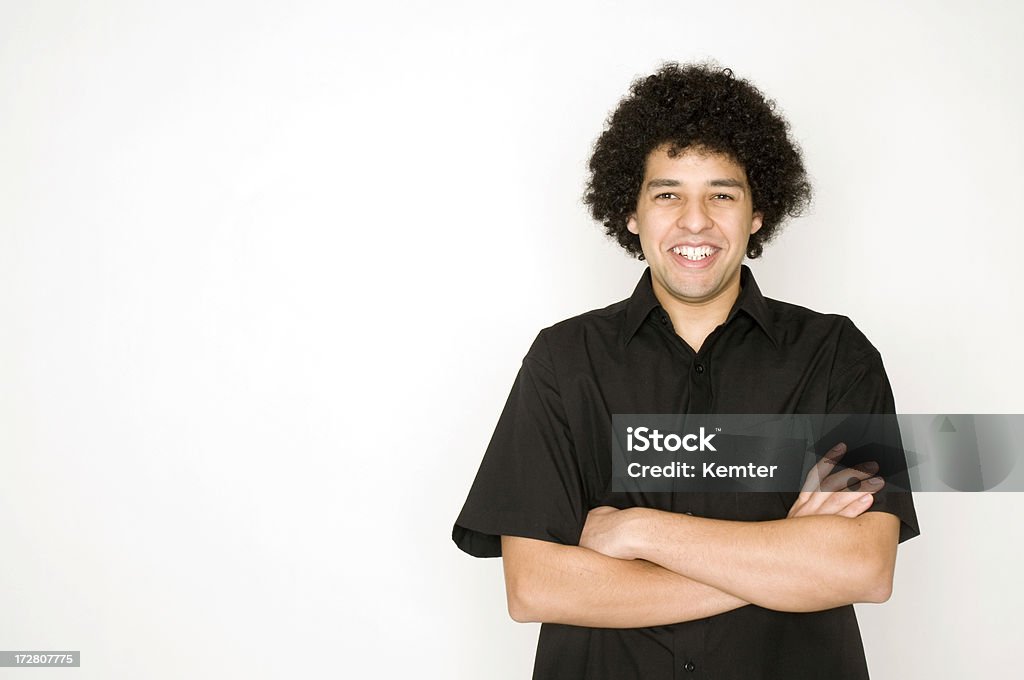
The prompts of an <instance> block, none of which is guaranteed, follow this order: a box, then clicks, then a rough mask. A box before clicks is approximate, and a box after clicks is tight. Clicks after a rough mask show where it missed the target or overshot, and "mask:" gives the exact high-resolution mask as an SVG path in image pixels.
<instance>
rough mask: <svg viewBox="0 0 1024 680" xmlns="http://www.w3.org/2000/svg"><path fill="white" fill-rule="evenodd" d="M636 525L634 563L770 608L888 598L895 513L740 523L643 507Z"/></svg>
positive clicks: (805, 608) (795, 608)
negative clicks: (657, 567)
mask: <svg viewBox="0 0 1024 680" xmlns="http://www.w3.org/2000/svg"><path fill="white" fill-rule="evenodd" d="M635 521H637V522H638V525H637V527H636V529H635V530H634V531H632V532H630V535H631V536H633V537H634V540H635V544H634V546H633V548H632V549H631V551H630V552H631V553H632V554H633V556H635V557H636V558H638V559H643V560H647V561H649V562H653V563H655V564H659V565H661V566H663V567H665V568H666V569H669V570H671V571H673V572H677V573H679V574H683V575H685V576H687V577H689V578H691V579H694V580H696V581H699V582H701V583H706V584H708V585H709V586H712V587H714V588H716V589H719V590H721V591H723V592H726V593H731V594H732V595H734V596H736V597H739V598H741V599H743V600H745V601H747V602H751V603H753V604H757V605H759V606H762V607H766V608H768V609H775V610H779V611H818V610H821V609H828V608H831V607H837V606H841V605H845V604H850V603H853V602H882V601H885V600H886V599H888V597H889V591H890V589H891V579H892V570H893V567H894V564H895V556H896V532H898V526H899V524H898V520H896V518H895V517H893V516H892V515H886V514H885V513H872V514H870V515H863V516H860V517H856V518H847V517H837V516H813V517H795V518H791V519H784V520H775V521H768V522H737V521H725V520H714V519H704V518H698V517H690V516H687V515H679V514H675V513H667V512H660V511H655V510H643V511H641V513H638V518H637V520H635ZM890 534H891V538H889V536H890ZM890 544H891V548H890Z"/></svg>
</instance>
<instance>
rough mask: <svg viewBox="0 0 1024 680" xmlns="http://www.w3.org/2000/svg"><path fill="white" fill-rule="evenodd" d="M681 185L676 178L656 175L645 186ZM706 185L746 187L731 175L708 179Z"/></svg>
mask: <svg viewBox="0 0 1024 680" xmlns="http://www.w3.org/2000/svg"><path fill="white" fill-rule="evenodd" d="M682 185H683V183H682V182H680V181H679V180H677V179H667V178H664V179H663V178H660V177H658V178H655V179H652V180H651V181H650V182H648V183H647V188H648V189H660V188H662V187H678V186H682ZM707 185H708V186H709V187H733V188H736V189H746V188H747V185H746V184H745V183H743V182H741V181H739V180H738V179H733V178H731V177H723V178H721V179H711V180H708V183H707Z"/></svg>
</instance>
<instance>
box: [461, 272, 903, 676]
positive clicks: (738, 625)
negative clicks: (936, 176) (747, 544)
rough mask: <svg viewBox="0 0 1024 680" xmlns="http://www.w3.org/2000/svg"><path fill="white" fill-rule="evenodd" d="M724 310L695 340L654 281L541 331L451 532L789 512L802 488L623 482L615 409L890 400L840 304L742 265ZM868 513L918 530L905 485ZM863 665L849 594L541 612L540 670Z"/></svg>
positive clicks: (761, 407) (873, 354)
mask: <svg viewBox="0 0 1024 680" xmlns="http://www.w3.org/2000/svg"><path fill="white" fill-rule="evenodd" d="M741 286H742V287H741V292H740V295H739V297H738V298H737V300H736V303H735V304H734V306H733V308H732V310H731V311H730V313H729V315H728V317H727V319H726V321H725V322H724V323H723V324H722V325H721V326H719V327H718V328H716V329H715V330H714V331H713V332H712V333H711V335H709V336H708V338H707V339H706V340H705V342H704V344H703V345H702V346H701V348H700V351H699V352H695V351H694V350H693V349H692V348H691V347H690V346H689V345H687V344H686V343H685V342H684V341H683V340H682V339H681V338H679V337H678V336H677V335H676V334H675V332H674V330H673V328H672V323H671V320H670V319H669V317H668V315H667V314H666V312H665V311H664V310H663V309H662V308H661V306H660V305H659V303H658V300H657V298H656V297H655V295H654V291H653V288H652V286H651V274H650V270H647V271H646V272H645V273H644V275H643V277H642V278H641V279H640V282H639V283H638V284H637V287H636V289H635V291H634V292H633V295H632V296H631V297H630V298H628V299H626V300H623V301H622V302H619V303H616V304H614V305H611V306H609V307H606V308H604V309H601V310H595V311H592V312H588V313H586V314H582V315H580V316H577V317H574V318H572V319H568V320H566V321H563V322H561V323H559V324H556V325H554V326H552V327H550V328H546V329H544V330H543V331H541V333H540V334H539V335H538V336H537V339H536V340H535V341H534V343H533V346H532V347H531V348H530V350H529V352H528V353H527V355H526V357H525V359H524V360H523V365H522V368H521V369H520V371H519V375H518V377H517V378H516V381H515V384H514V385H513V387H512V392H511V394H510V395H509V398H508V402H507V403H506V405H505V409H504V411H503V412H502V414H501V417H500V419H499V421H498V424H497V426H496V428H495V431H494V435H493V437H492V439H491V442H490V445H489V446H488V448H487V451H486V453H485V455H484V458H483V461H482V462H481V465H480V470H479V472H478V473H477V477H476V480H475V481H474V483H473V486H472V489H471V490H470V493H469V497H468V498H467V499H466V503H465V506H464V507H463V509H462V512H461V514H460V515H459V518H458V520H457V521H456V523H455V527H454V529H453V532H452V538H453V540H454V541H455V543H456V544H457V545H458V546H459V547H460V548H461V549H462V550H464V551H466V552H467V553H469V554H471V555H475V556H478V557H496V556H500V555H501V536H502V535H509V536H523V537H527V538H535V539H540V540H545V541H552V542H555V543H561V544H565V545H578V543H579V538H580V534H581V532H582V530H583V525H584V522H585V521H586V517H587V512H588V511H589V510H590V509H591V508H594V507H597V506H599V505H611V506H615V507H618V508H626V507H634V506H643V507H651V508H656V509H660V510H667V511H672V512H687V513H691V514H693V515H696V516H700V517H710V518H716V519H727V520H745V521H757V520H771V519H781V518H784V517H785V516H786V514H787V513H788V511H789V508H790V507H791V506H792V504H793V502H794V501H795V500H796V496H797V494H796V492H792V493H715V494H710V493H704V494H702V493H646V494H637V493H616V492H612V491H611V490H610V488H611V484H610V480H611V460H610V451H611V433H612V427H611V416H612V414H615V413H684V414H685V413H720V414H728V413H778V414H787V413H806V414H832V413H844V414H845V413H850V414H858V413H863V414H877V413H894V412H895V405H894V402H893V396H892V390H891V388H890V386H889V381H888V378H887V377H886V375H885V370H884V368H883V366H882V360H881V357H880V356H879V354H878V351H877V350H876V349H875V348H874V347H873V346H872V345H871V343H870V342H869V341H868V340H867V338H866V337H864V335H863V334H862V333H861V332H860V331H859V330H857V328H856V327H855V326H854V325H853V323H852V322H851V321H850V320H849V319H847V318H846V317H843V316H837V315H830V314H819V313H817V312H813V311H811V310H808V309H805V308H803V307H798V306H796V305H791V304H787V303H784V302H779V301H776V300H772V299H769V298H765V297H764V296H762V295H761V292H760V290H759V289H758V287H757V284H756V282H755V281H754V277H753V275H752V274H751V272H750V270H749V268H747V267H746V266H743V268H742V273H741ZM870 512H889V513H892V514H894V515H896V516H897V517H899V519H900V523H901V525H900V541H904V540H907V539H908V538H912V537H913V536H916V535H917V534H918V533H919V531H918V525H917V516H916V514H915V512H914V506H913V501H912V498H911V495H910V494H909V493H906V492H900V491H890V490H888V488H886V489H883V491H882V492H880V493H878V494H876V498H875V502H874V503H873V504H872V507H871V509H870ZM698 677H703V678H737V679H740V678H742V679H743V680H753V679H756V678H786V679H789V678H830V679H833V680H838V679H845V678H851V679H852V678H866V677H867V666H866V663H865V659H864V651H863V646H862V644H861V638H860V631H859V629H858V626H857V620H856V616H855V614H854V610H853V607H852V606H845V607H838V608H836V609H830V610H827V611H822V612H813V613H790V612H777V611H772V610H769V609H764V608H762V607H758V606H756V605H747V606H745V607H741V608H739V609H735V610H733V611H729V612H725V613H722V614H719V615H716V616H712V617H709V618H706V619H700V620H696V621H688V622H683V623H678V624H674V625H670V626H658V627H653V628H634V629H604V628H586V627H580V626H569V625H562V624H543V625H542V626H541V633H540V639H539V642H538V648H537V659H536V664H535V669H534V678H535V679H537V680H541V679H543V680H547V679H548V678H551V679H554V678H588V679H603V678H608V679H614V680H627V679H629V678H644V679H645V680H657V679H661V678H665V679H669V678H698Z"/></svg>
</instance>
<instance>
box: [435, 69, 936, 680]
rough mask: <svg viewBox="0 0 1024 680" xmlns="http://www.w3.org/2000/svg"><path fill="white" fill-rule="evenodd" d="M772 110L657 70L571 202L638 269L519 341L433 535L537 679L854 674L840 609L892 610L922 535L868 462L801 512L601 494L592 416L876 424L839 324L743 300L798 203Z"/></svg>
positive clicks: (717, 79)
mask: <svg viewBox="0 0 1024 680" xmlns="http://www.w3.org/2000/svg"><path fill="white" fill-rule="evenodd" d="M774 108H775V107H774V104H773V103H772V102H770V101H767V100H766V99H765V98H764V96H763V95H762V94H761V93H760V92H759V91H758V90H757V89H756V88H754V87H753V86H752V85H751V84H750V83H748V82H746V81H743V80H740V79H737V78H735V77H734V76H733V75H732V73H731V72H730V71H728V70H720V69H717V68H714V67H712V66H707V65H689V66H679V65H676V64H667V65H665V66H664V67H663V68H661V69H660V70H659V71H658V72H657V73H655V74H653V75H651V76H649V77H647V78H644V79H640V80H638V81H636V82H635V83H634V84H633V87H632V90H631V92H630V94H629V95H628V96H627V97H626V98H625V99H623V101H622V102H621V103H620V104H619V106H618V108H617V109H616V111H615V112H614V114H613V115H612V117H611V119H610V120H609V123H608V126H607V129H606V130H605V131H604V133H603V134H602V135H601V137H600V139H599V140H598V142H597V144H596V147H595V150H594V154H593V156H592V158H591V161H590V170H591V177H590V183H589V187H588V190H587V193H586V197H585V200H586V202H587V204H588V205H589V206H590V208H591V212H592V214H593V215H594V217H595V218H596V219H597V220H599V221H601V222H603V224H604V225H605V228H606V230H607V232H608V234H609V235H611V236H612V237H613V238H615V239H616V240H617V241H618V242H619V243H620V244H621V245H622V246H623V247H624V248H625V249H626V250H627V251H628V252H629V253H631V254H633V255H635V256H637V257H640V258H641V259H644V260H646V261H647V263H648V265H649V267H648V269H647V271H646V272H645V273H644V275H643V277H642V278H641V280H640V282H639V284H638V285H637V287H636V290H635V291H634V292H633V294H632V296H631V297H630V298H628V299H627V300H624V301H622V302H619V303H617V304H614V305H611V306H609V307H607V308H605V309H601V310H595V311H592V312H588V313H586V314H583V315H580V316H578V317H575V318H572V319H568V320H566V321H563V322H561V323H559V324H556V325H554V326H552V327H550V328H547V329H545V330H543V331H541V333H540V334H539V335H538V337H537V339H536V340H535V342H534V344H533V346H532V347H531V348H530V351H529V353H528V354H527V356H526V358H525V359H524V361H523V366H522V369H521V370H520V373H519V376H518V378H517V380H516V383H515V385H514V386H513V388H512V392H511V394H510V396H509V399H508V402H507V404H506V406H505V410H504V411H503V413H502V415H501V418H500V420H499V422H498V425H497V427H496V429H495V432H494V436H493V438H492V440H491V443H490V446H489V447H488V449H487V452H486V454H485V456H484V459H483V461H482V463H481V466H480V470H479V472H478V474H477V478H476V480H475V482H474V484H473V488H472V490H471V491H470V494H469V497H468V499H467V501H466V504H465V507H464V508H463V511H462V513H461V514H460V516H459V518H458V520H457V522H456V525H455V528H454V530H453V539H454V540H455V542H456V543H457V545H458V546H459V547H460V548H461V549H463V550H465V551H466V552H468V553H470V554H472V555H476V556H498V555H500V556H502V557H503V561H504V567H505V580H506V587H507V594H508V603H509V612H510V614H511V615H512V618H514V619H515V620H517V621H539V622H543V626H542V627H541V633H540V639H539V642H538V649H537V659H536V664H535V669H534V677H535V678H595V679H597V678H609V679H612V678H614V679H615V680H624V679H627V678H645V679H650V678H680V677H683V678H688V677H706V678H743V679H744V680H750V679H752V678H787V679H789V678H830V679H836V678H865V677H867V665H866V662H865V658H864V652H863V647H862V645H861V640H860V633H859V630H858V627H857V622H856V617H855V614H854V611H853V607H852V603H854V602H883V601H885V600H886V599H888V597H889V594H890V592H891V588H892V576H893V570H894V565H895V558H896V546H897V543H898V542H899V541H901V540H906V539H908V538H911V537H913V536H915V535H917V533H918V528H917V518H916V516H915V513H914V508H913V504H912V501H911V498H910V495H909V493H900V492H898V491H897V490H894V489H891V488H885V486H886V485H885V484H884V482H882V481H881V480H880V479H879V478H877V477H873V476H872V474H873V473H874V472H876V471H877V470H878V467H877V465H874V466H873V465H871V464H870V463H867V464H863V465H860V466H857V467H856V468H852V469H850V470H847V471H846V472H845V476H844V477H843V478H842V479H841V480H837V479H836V475H834V474H833V475H829V472H831V471H832V470H833V467H834V465H835V463H836V461H838V460H840V459H841V456H842V455H843V452H844V449H843V447H842V445H839V446H837V447H836V448H835V449H833V450H832V451H831V452H830V453H829V455H827V456H825V457H824V458H823V459H822V460H821V462H820V463H818V464H817V465H816V466H815V468H814V470H812V474H811V475H809V476H808V480H807V484H806V485H805V486H804V491H803V492H800V493H797V492H796V491H794V492H792V493H663V492H659V493H625V492H616V491H613V490H612V488H611V484H610V480H611V476H612V470H611V462H610V451H611V448H612V444H611V437H612V434H611V431H612V425H611V416H612V414H644V413H649V414H659V413H678V414H687V413H689V414H842V413H893V412H894V403H893V397H892V392H891V390H890V387H889V383H888V379H887V378H886V375H885V371H884V369H883V367H882V362H881V358H880V356H879V354H878V352H877V351H876V350H875V348H874V347H873V346H872V345H871V344H870V342H868V340H867V339H866V338H865V337H864V335H863V334H861V333H860V332H859V331H858V330H857V328H856V327H855V326H854V325H853V324H852V323H851V322H850V321H849V319H847V318H845V317H842V316H836V315H825V314H818V313H816V312H812V311H810V310H807V309H804V308H802V307H797V306H795V305H790V304H786V303H783V302H778V301H775V300H771V299H769V298H766V297H764V296H762V294H761V293H760V291H759V289H758V287H757V284H756V283H755V281H754V277H753V275H752V274H751V272H750V270H749V269H748V268H747V267H745V266H743V265H742V261H743V258H744V256H747V257H750V258H751V259H753V258H756V257H758V256H759V255H760V254H761V252H762V249H763V246H764V245H765V244H766V243H767V242H768V241H769V240H770V239H771V238H772V236H774V235H775V233H776V231H777V229H778V228H779V225H780V224H781V223H782V221H783V220H784V219H785V218H786V217H787V216H790V215H796V214H798V213H799V212H800V210H801V209H802V208H803V207H804V206H805V205H806V204H807V202H808V200H809V197H810V186H809V184H808V182H807V179H806V173H805V171H804V167H803V163H802V160H801V156H800V153H799V150H798V149H797V147H796V145H795V144H794V143H793V142H792V141H791V140H790V139H789V136H788V124H787V123H786V122H785V121H784V120H783V119H782V118H781V117H780V116H779V115H778V114H776V112H775V110H774ZM851 479H855V480H858V481H859V482H862V483H860V484H859V485H858V486H856V490H848V489H847V482H849V481H851Z"/></svg>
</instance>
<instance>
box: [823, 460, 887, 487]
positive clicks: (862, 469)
mask: <svg viewBox="0 0 1024 680" xmlns="http://www.w3.org/2000/svg"><path fill="white" fill-rule="evenodd" d="M876 472H878V464H877V463H874V462H868V463H862V464H861V465H857V466H856V467H852V468H845V469H843V470H840V471H837V472H833V473H832V474H830V475H829V476H828V477H827V478H825V481H823V482H822V483H821V490H822V491H857V490H858V489H859V488H860V482H862V481H864V480H866V479H870V478H871V477H874V476H875V473H876Z"/></svg>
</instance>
